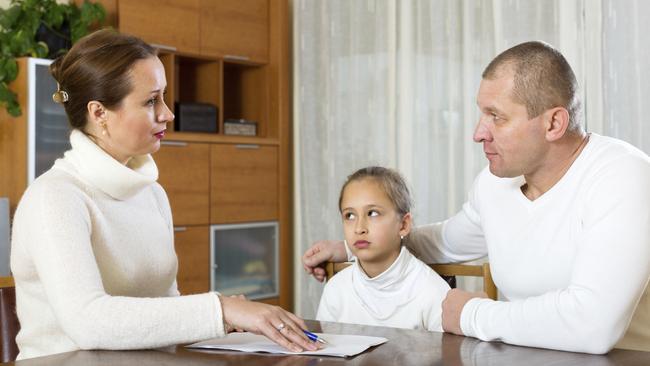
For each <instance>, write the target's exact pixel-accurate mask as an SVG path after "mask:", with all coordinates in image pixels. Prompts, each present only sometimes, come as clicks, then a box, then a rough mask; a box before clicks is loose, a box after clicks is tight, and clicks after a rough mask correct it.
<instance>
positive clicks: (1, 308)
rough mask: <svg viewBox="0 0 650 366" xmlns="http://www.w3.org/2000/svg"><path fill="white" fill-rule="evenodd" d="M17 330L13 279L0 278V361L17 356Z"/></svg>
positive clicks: (9, 359)
mask: <svg viewBox="0 0 650 366" xmlns="http://www.w3.org/2000/svg"><path fill="white" fill-rule="evenodd" d="M19 330H20V323H19V322H18V315H16V287H14V279H13V277H0V361H2V362H11V361H14V360H16V356H18V346H17V345H16V334H18V331H19Z"/></svg>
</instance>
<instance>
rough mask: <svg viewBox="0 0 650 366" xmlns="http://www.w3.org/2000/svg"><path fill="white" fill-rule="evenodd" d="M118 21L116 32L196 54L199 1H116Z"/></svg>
mask: <svg viewBox="0 0 650 366" xmlns="http://www.w3.org/2000/svg"><path fill="white" fill-rule="evenodd" d="M118 21H119V29H120V32H124V33H129V34H133V35H135V36H138V37H140V38H142V39H144V40H145V41H147V42H149V43H156V44H161V45H165V46H170V47H175V48H176V49H178V50H179V51H185V52H194V53H198V52H199V28H200V27H199V21H200V17H199V0H164V1H160V0H120V1H119V2H118Z"/></svg>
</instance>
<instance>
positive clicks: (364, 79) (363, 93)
mask: <svg viewBox="0 0 650 366" xmlns="http://www.w3.org/2000/svg"><path fill="white" fill-rule="evenodd" d="M649 7H650V4H649V3H647V2H644V1H643V0H639V1H620V0H603V1H602V2H600V1H595V0H541V1H532V0H491V1H488V0H483V1H479V0H465V1H459V0H412V1H398V0H374V1H373V0H294V2H293V19H294V115H293V116H294V155H295V165H294V172H295V236H294V237H295V246H294V248H295V263H296V271H295V284H294V285H295V289H296V291H295V294H296V304H295V310H296V312H297V313H298V314H299V315H301V316H303V317H305V318H313V316H314V315H315V310H316V307H317V305H318V301H319V299H320V293H321V291H322V285H321V284H319V283H317V282H316V281H315V280H313V279H312V278H309V277H307V276H306V275H305V274H304V272H303V271H302V265H301V262H300V257H301V256H302V253H303V252H304V251H305V250H306V249H307V248H308V247H309V245H310V244H311V243H312V242H314V241H316V240H319V239H335V238H342V228H341V224H340V222H341V220H340V218H339V213H338V207H337V203H338V195H339V190H340V187H341V185H342V183H343V182H344V180H345V178H346V176H347V175H349V174H351V173H352V172H353V171H355V170H356V169H358V168H360V167H363V166H367V165H371V164H379V165H385V166H390V167H393V168H396V169H398V170H399V171H400V172H402V173H403V175H404V176H405V177H406V179H407V180H408V182H409V183H410V185H411V187H412V192H413V196H414V199H415V209H414V217H415V221H416V224H425V223H429V222H435V221H439V220H443V219H445V218H447V217H449V216H450V215H452V214H454V213H455V212H457V210H458V209H459V208H460V206H461V205H462V203H463V202H464V200H465V198H466V194H467V191H468V189H469V187H470V186H471V184H472V181H473V179H474V177H475V176H476V174H477V173H478V172H479V171H480V170H481V169H482V168H483V167H484V166H485V165H486V161H485V158H484V157H483V154H482V149H481V146H480V145H478V144H475V143H474V142H473V141H472V132H473V129H474V126H475V122H476V120H477V118H478V111H477V108H476V102H475V101H476V92H477V90H478V85H479V82H480V80H481V76H480V75H481V72H482V71H483V68H484V67H485V66H486V65H487V63H488V62H489V61H490V60H491V59H492V58H493V57H494V56H496V55H497V54H498V53H499V52H501V51H503V50H505V49H507V48H509V47H511V46H513V45H515V44H517V43H520V42H523V41H528V40H543V41H546V42H548V43H550V44H552V45H554V46H555V47H557V48H559V49H560V50H561V51H562V52H563V54H564V55H565V56H566V57H567V59H568V60H569V62H570V63H571V65H572V66H573V68H574V70H575V71H576V75H577V77H578V80H579V82H580V83H581V85H583V86H584V87H583V89H582V90H581V94H582V95H583V100H584V101H585V107H586V113H585V114H586V120H587V121H588V123H587V125H588V129H589V130H593V131H595V132H599V133H604V134H608V135H613V136H619V137H621V138H623V139H625V140H627V141H630V142H632V143H635V144H636V145H637V146H639V147H643V148H645V151H646V152H647V151H648V150H649V148H650V136H648V135H650V133H648V131H649V130H648V128H647V127H646V128H645V133H646V135H645V136H643V132H644V129H643V128H642V125H641V122H640V117H641V114H640V113H641V111H640V106H641V101H642V98H643V97H644V96H645V97H647V96H649V94H650V90H649V88H650V86H648V84H649V83H648V81H650V75H649V71H648V70H647V67H646V65H649V64H650V63H648V61H650V60H649V58H650V55H649V51H648V49H647V47H643V45H642V44H641V42H640V39H639V36H640V35H643V34H646V33H647V32H646V33H644V32H643V31H644V30H646V31H647V30H650V29H648V28H649V26H648V24H647V23H648V22H647V20H648V19H647V16H646V17H645V20H646V21H645V23H646V24H644V22H643V21H642V20H643V19H644V18H642V17H643V14H650V12H648V10H650V9H649ZM631 18H632V19H634V21H629V19H631ZM633 35H636V38H634V36H633ZM621 38H622V39H623V41H624V42H622V40H621ZM612 53H615V54H614V55H612ZM630 54H631V55H630ZM643 61H645V62H643ZM636 75H638V76H641V77H639V78H637V77H636ZM644 81H645V83H644ZM613 85H616V87H617V88H618V89H615V87H614V86H613ZM587 97H588V98H587ZM646 99H647V98H646ZM603 111H608V113H603ZM612 114H613V115H612ZM592 121H593V122H592ZM592 124H593V126H594V128H592V127H591V126H592ZM644 143H645V145H643V144H644ZM470 285H471V284H470Z"/></svg>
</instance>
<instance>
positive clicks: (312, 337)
mask: <svg viewBox="0 0 650 366" xmlns="http://www.w3.org/2000/svg"><path fill="white" fill-rule="evenodd" d="M302 332H303V333H305V335H306V336H307V338H309V339H310V340H311V341H312V342H320V343H322V344H327V341H326V340H324V339H323V338H319V337H318V336H317V335H316V334H314V333H312V332H310V331H308V330H304V329H303V330H302Z"/></svg>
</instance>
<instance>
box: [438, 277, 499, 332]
mask: <svg viewBox="0 0 650 366" xmlns="http://www.w3.org/2000/svg"><path fill="white" fill-rule="evenodd" d="M475 297H483V298H487V297H488V296H487V294H486V293H485V292H467V291H463V290H459V289H457V288H452V289H451V290H449V292H447V297H445V299H444V300H443V301H442V329H443V330H444V331H445V332H448V333H453V334H458V335H464V334H463V331H462V330H461V329H460V314H461V313H462V312H463V307H465V304H467V302H468V301H469V300H470V299H473V298H475Z"/></svg>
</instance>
